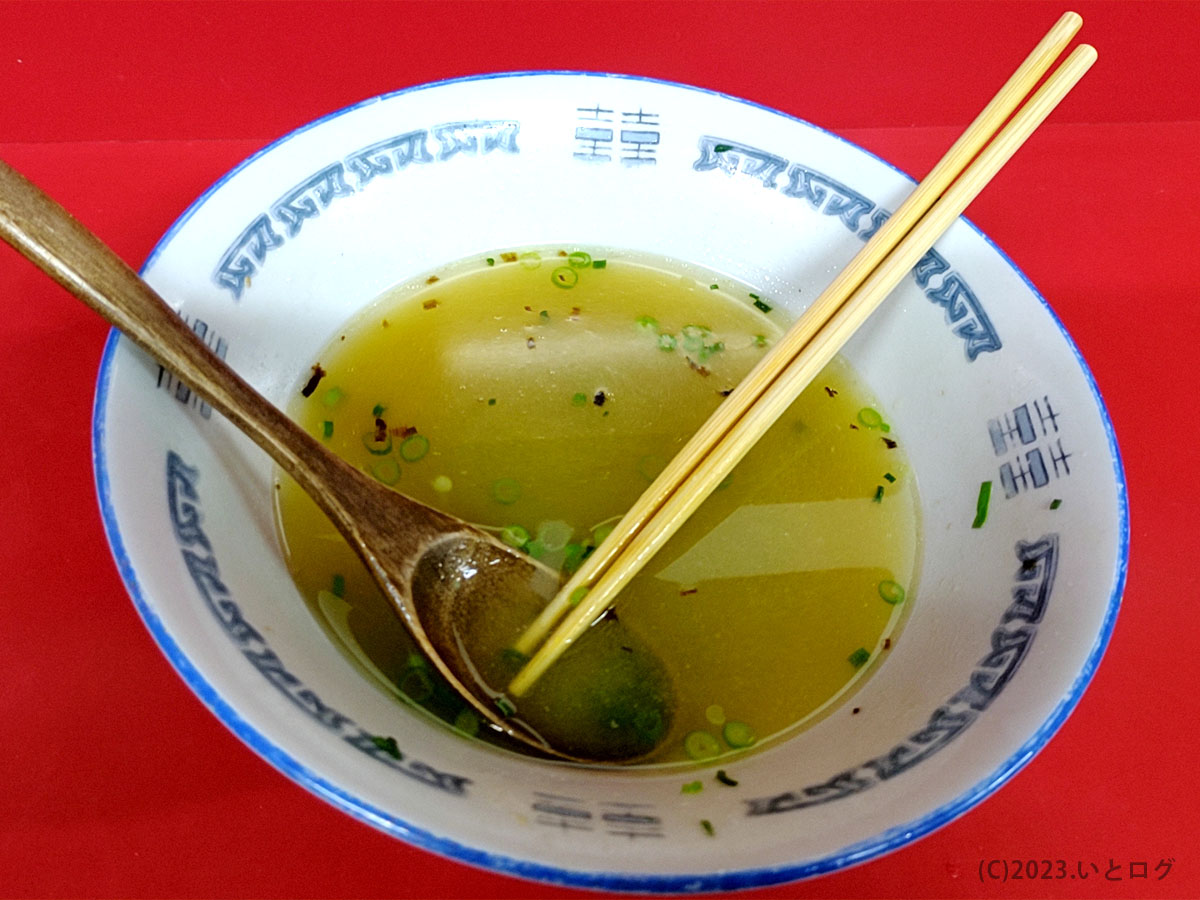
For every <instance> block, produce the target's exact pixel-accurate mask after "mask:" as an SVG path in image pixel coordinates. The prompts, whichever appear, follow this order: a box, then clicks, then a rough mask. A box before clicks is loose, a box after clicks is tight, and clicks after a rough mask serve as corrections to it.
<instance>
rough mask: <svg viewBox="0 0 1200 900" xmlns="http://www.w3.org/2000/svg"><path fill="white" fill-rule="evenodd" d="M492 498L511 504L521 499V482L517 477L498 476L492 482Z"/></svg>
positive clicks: (507, 504) (498, 501)
mask: <svg viewBox="0 0 1200 900" xmlns="http://www.w3.org/2000/svg"><path fill="white" fill-rule="evenodd" d="M492 498H493V499H494V500H495V501H496V502H497V503H503V504H504V505H505V506H511V505H512V504H514V503H516V502H517V501H518V500H520V499H521V482H519V481H517V480H516V479H515V478H497V479H496V480H495V481H493V482H492Z"/></svg>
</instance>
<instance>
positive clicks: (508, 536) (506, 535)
mask: <svg viewBox="0 0 1200 900" xmlns="http://www.w3.org/2000/svg"><path fill="white" fill-rule="evenodd" d="M500 540H502V541H504V543H506V544H508V546H510V547H516V548H517V549H518V550H520V549H521V548H522V547H524V546H525V545H526V544H528V543H529V532H528V531H526V530H525V529H524V528H522V527H521V526H520V525H509V526H507V527H506V528H505V529H504V530H503V531H501V532H500Z"/></svg>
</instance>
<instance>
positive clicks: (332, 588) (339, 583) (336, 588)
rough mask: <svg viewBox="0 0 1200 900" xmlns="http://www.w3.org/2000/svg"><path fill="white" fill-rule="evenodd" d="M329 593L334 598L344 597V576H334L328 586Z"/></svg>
mask: <svg viewBox="0 0 1200 900" xmlns="http://www.w3.org/2000/svg"><path fill="white" fill-rule="evenodd" d="M329 593H331V594H333V596H335V597H345V596H346V576H345V575H334V576H333V582H332V583H331V584H330V585H329Z"/></svg>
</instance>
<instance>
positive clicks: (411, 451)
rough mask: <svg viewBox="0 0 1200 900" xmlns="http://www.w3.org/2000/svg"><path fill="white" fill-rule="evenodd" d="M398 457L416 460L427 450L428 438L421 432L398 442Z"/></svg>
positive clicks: (409, 460) (406, 460) (407, 460)
mask: <svg viewBox="0 0 1200 900" xmlns="http://www.w3.org/2000/svg"><path fill="white" fill-rule="evenodd" d="M397 452H399V454H400V458H401V459H402V460H404V461H405V462H416V461H417V460H419V459H421V458H422V457H424V456H425V454H426V453H428V452H429V438H427V437H425V435H423V434H412V435H409V436H408V437H406V438H405V439H404V440H402V441H401V442H400V447H399V449H398V451H397Z"/></svg>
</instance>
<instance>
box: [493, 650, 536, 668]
mask: <svg viewBox="0 0 1200 900" xmlns="http://www.w3.org/2000/svg"><path fill="white" fill-rule="evenodd" d="M500 658H501V659H503V660H504V661H505V662H510V663H513V664H514V665H518V666H523V665H525V663H527V662H529V657H528V656H526V655H525V654H524V653H522V652H521V651H520V650H518V649H516V648H515V647H505V648H504V649H503V650H502V651H500Z"/></svg>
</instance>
